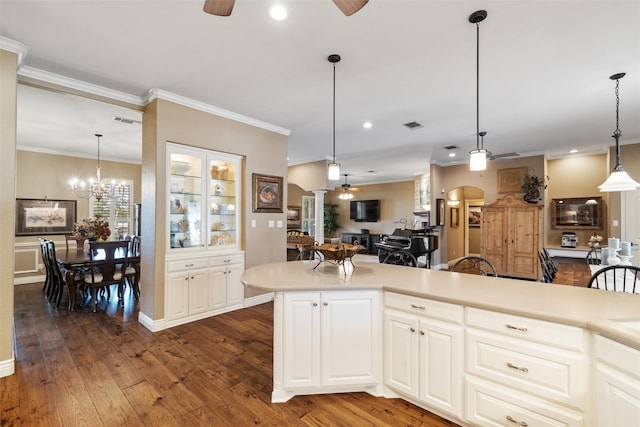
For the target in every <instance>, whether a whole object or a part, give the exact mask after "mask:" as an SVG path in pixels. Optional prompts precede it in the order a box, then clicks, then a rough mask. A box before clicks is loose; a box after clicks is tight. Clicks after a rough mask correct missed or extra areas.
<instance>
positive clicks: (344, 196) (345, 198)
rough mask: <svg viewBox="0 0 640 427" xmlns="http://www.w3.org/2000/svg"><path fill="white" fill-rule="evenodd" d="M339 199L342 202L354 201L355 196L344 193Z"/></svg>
mask: <svg viewBox="0 0 640 427" xmlns="http://www.w3.org/2000/svg"><path fill="white" fill-rule="evenodd" d="M338 199H340V200H351V199H353V194H351V193H342V194H340V195H339V196H338Z"/></svg>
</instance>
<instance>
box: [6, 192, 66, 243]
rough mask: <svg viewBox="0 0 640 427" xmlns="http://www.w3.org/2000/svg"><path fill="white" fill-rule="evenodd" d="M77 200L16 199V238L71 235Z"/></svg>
mask: <svg viewBox="0 0 640 427" xmlns="http://www.w3.org/2000/svg"><path fill="white" fill-rule="evenodd" d="M74 222H76V201H75V200H48V199H16V236H33V235H39V234H71V233H72V232H73V223H74Z"/></svg>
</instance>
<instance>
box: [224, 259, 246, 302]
mask: <svg viewBox="0 0 640 427" xmlns="http://www.w3.org/2000/svg"><path fill="white" fill-rule="evenodd" d="M242 270H243V268H242V265H241V264H230V265H228V266H227V271H226V293H227V297H226V303H227V305H236V304H242V303H243V302H244V286H243V285H242V282H241V281H240V276H241V275H242Z"/></svg>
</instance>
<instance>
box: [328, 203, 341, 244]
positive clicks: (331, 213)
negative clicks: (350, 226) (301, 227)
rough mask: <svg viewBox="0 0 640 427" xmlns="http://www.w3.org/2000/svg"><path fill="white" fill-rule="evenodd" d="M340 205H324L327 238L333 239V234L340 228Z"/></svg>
mask: <svg viewBox="0 0 640 427" xmlns="http://www.w3.org/2000/svg"><path fill="white" fill-rule="evenodd" d="M339 216H340V213H338V205H336V204H333V203H326V204H325V205H324V232H325V233H326V234H327V237H332V236H333V233H334V232H335V231H336V230H337V229H338V228H340V226H339V225H338V217H339Z"/></svg>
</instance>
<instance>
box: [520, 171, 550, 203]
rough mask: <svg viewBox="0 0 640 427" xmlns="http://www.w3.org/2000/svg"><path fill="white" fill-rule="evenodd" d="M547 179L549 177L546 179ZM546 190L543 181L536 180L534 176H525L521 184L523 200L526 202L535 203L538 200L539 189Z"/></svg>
mask: <svg viewBox="0 0 640 427" xmlns="http://www.w3.org/2000/svg"><path fill="white" fill-rule="evenodd" d="M547 179H549V177H547ZM541 188H542V189H544V188H547V184H546V182H545V180H544V179H541V178H538V177H537V176H535V175H527V176H525V177H524V183H523V184H522V191H524V196H523V199H524V200H526V201H527V202H535V201H537V200H538V199H540V189H541Z"/></svg>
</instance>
